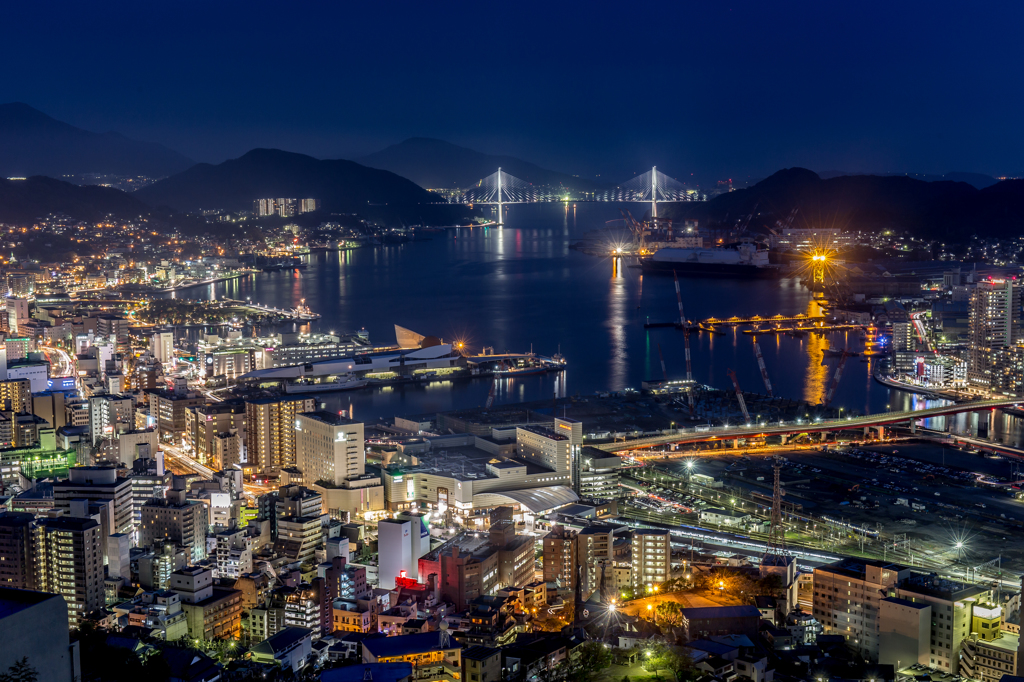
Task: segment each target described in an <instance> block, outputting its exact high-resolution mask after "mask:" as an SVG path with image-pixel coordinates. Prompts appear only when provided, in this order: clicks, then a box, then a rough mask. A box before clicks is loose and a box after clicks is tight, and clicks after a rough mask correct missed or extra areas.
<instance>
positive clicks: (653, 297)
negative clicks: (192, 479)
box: [176, 203, 1020, 442]
mask: <svg viewBox="0 0 1024 682" xmlns="http://www.w3.org/2000/svg"><path fill="white" fill-rule="evenodd" d="M627 208H629V209H630V210H632V209H633V208H634V207H632V206H628V207H627ZM514 209H515V210H513V211H510V213H509V214H508V217H507V224H506V225H505V227H504V228H460V229H452V230H448V231H446V232H443V233H434V234H432V235H430V239H429V241H426V240H425V241H417V242H410V243H407V244H402V245H392V246H385V247H377V248H372V247H362V248H358V249H350V250H345V251H338V252H335V251H318V252H314V253H313V254H311V255H310V256H308V257H306V260H307V261H308V263H309V267H308V268H306V269H304V270H292V271H290V272H289V271H284V272H271V273H260V274H258V275H252V276H247V277H241V278H238V279H235V280H231V281H229V282H222V283H218V284H216V285H214V286H202V287H197V288H194V289H189V290H184V291H181V292H177V294H176V296H177V297H178V298H209V297H210V296H212V295H213V293H214V292H215V293H216V296H217V297H218V298H223V297H225V296H227V297H230V298H233V299H238V300H243V301H244V300H246V298H247V297H251V299H252V301H254V302H260V303H264V304H269V305H272V306H276V307H282V308H291V307H294V306H296V305H298V303H299V301H300V299H302V298H305V299H306V304H307V305H308V306H309V307H310V308H312V309H313V310H315V311H317V312H320V313H321V314H322V315H323V318H322V319H321V320H320V321H318V322H315V323H312V324H310V325H308V326H303V327H296V329H302V330H313V331H325V332H327V331H337V332H344V331H355V330H357V329H359V328H361V327H365V328H366V329H367V330H369V332H370V338H371V340H372V341H374V342H375V343H391V342H393V340H394V326H393V325H395V324H400V325H402V326H404V327H408V328H411V329H414V330H416V331H418V332H420V333H424V334H433V335H438V336H442V337H444V338H446V339H452V338H455V337H456V336H460V337H462V336H464V337H466V338H468V339H469V340H470V342H471V344H472V345H473V346H474V347H476V348H479V347H482V346H493V347H494V348H495V350H496V351H502V350H506V349H509V350H513V351H526V350H529V348H530V346H531V344H532V345H533V348H534V350H535V351H536V352H538V353H540V354H543V355H552V354H554V353H555V352H556V351H558V350H559V348H560V349H561V352H562V354H563V355H565V357H566V359H567V361H568V363H569V365H568V371H567V372H565V373H563V374H548V375H532V376H527V377H517V378H515V379H514V381H513V380H503V381H501V382H499V384H498V387H497V389H496V400H495V403H496V405H501V404H504V403H509V402H514V401H518V400H550V399H551V396H552V394H554V393H557V394H558V395H560V396H568V395H576V394H581V395H586V394H592V393H593V392H595V391H606V390H620V389H622V388H625V387H634V388H639V387H640V382H641V381H643V380H644V379H646V378H649V377H660V376H662V371H661V364H660V360H659V358H658V346H660V347H661V350H662V354H663V355H664V357H665V364H666V366H667V370H668V376H669V378H673V379H678V378H682V377H683V376H685V372H686V366H685V359H684V350H683V334H682V333H681V332H679V331H678V330H676V329H674V328H663V329H644V326H643V325H644V322H645V321H647V320H650V321H652V322H669V321H675V320H676V319H677V318H678V316H679V312H678V307H677V303H676V295H675V288H674V286H673V282H672V277H671V276H668V277H665V276H660V275H648V276H646V277H641V275H640V270H639V269H637V268H636V267H635V265H634V264H632V263H629V262H626V261H625V260H624V259H618V260H615V259H612V258H603V257H599V256H591V255H587V254H584V253H582V252H580V251H576V250H573V249H570V248H569V247H570V246H571V245H572V244H573V243H575V242H576V241H578V240H579V239H581V238H582V237H583V236H584V235H585V234H586V233H587V232H589V231H590V230H594V229H601V228H603V227H604V226H605V221H608V220H613V219H616V218H619V217H620V214H619V205H616V204H605V203H589V204H588V203H582V204H578V205H577V206H576V207H575V208H572V207H566V206H559V205H557V204H536V205H521V206H515V207H514ZM570 212H571V213H572V216H571V217H570V216H569V213H570ZM680 287H681V291H682V296H683V304H684V306H685V311H686V316H687V317H688V318H690V319H704V318H707V317H711V316H716V317H730V316H733V315H737V316H747V317H749V316H752V315H755V314H760V315H763V316H770V315H774V314H776V313H780V314H785V315H794V314H797V313H801V312H804V313H810V312H812V311H813V309H814V307H815V304H814V303H813V301H812V296H811V293H810V292H809V291H808V290H807V289H806V288H804V287H803V286H802V285H800V284H799V282H797V281H796V280H795V279H788V278H784V279H780V280H767V281H762V280H755V281H743V280H726V279H723V280H715V279H689V278H685V279H680ZM259 331H260V333H261V334H268V333H270V332H271V331H272V330H270V329H266V328H264V329H261V330H259ZM728 334H733V332H732V331H729V332H728ZM197 335H198V331H197V330H193V331H192V332H191V333H190V336H191V337H192V338H195V337H196V336H197ZM749 336H750V335H749V334H742V333H736V334H733V338H729V337H728V335H727V336H719V337H716V336H711V335H708V334H705V333H701V334H691V335H690V345H691V353H692V358H693V374H694V378H695V379H696V380H697V381H699V382H702V383H707V384H710V385H712V386H716V387H719V388H724V389H731V386H732V384H731V382H730V380H729V378H728V376H727V375H726V370H727V369H728V368H730V367H731V368H732V369H734V370H735V371H736V373H737V378H738V380H739V382H740V386H741V387H742V388H743V389H744V390H746V391H752V392H758V393H763V392H764V388H763V386H764V384H763V382H762V379H761V374H760V370H759V369H758V367H757V361H756V358H755V356H754V351H753V348H752V342H751V340H750V339H749V338H748V337H749ZM758 341H759V343H760V345H761V351H762V353H763V355H764V360H765V363H766V365H767V370H768V374H769V377H770V379H771V382H772V386H773V388H774V392H775V395H777V396H782V397H787V398H806V399H810V400H812V401H815V402H817V401H818V400H821V398H822V397H823V396H824V393H825V391H826V390H827V388H828V380H829V378H830V377H831V369H830V368H831V367H834V366H835V364H836V362H837V361H838V358H829V359H828V363H827V364H828V366H829V367H823V366H822V364H821V363H822V357H823V356H822V351H823V350H824V348H825V347H827V346H828V345H830V344H835V345H836V346H837V347H842V346H843V345H844V344H847V345H848V346H849V347H850V348H851V350H857V351H859V350H862V349H863V342H862V340H861V339H860V334H859V333H857V332H853V333H849V334H846V335H843V334H835V335H829V336H827V337H825V338H824V339H822V338H819V337H814V336H808V337H803V338H793V337H791V336H785V335H777V336H775V338H774V339H772V338H771V337H770V336H765V335H762V336H759V337H758ZM865 360H866V358H858V357H851V358H849V359H848V360H847V363H846V367H845V370H844V373H843V377H842V381H841V383H840V384H839V387H838V389H837V391H836V396H835V398H834V399H833V405H834V406H836V407H840V406H841V407H843V408H844V413H851V412H865V411H872V412H877V411H882V410H885V409H886V405H890V404H891V405H892V408H893V409H900V408H903V409H906V406H908V405H909V404H910V402H911V401H912V400H916V399H913V398H911V397H910V396H909V395H908V394H904V393H901V392H897V391H893V392H890V390H889V389H887V388H886V387H884V386H882V385H880V384H878V383H877V382H875V381H873V380H872V379H871V375H870V371H869V368H871V367H872V366H873V364H874V361H871V362H866V361H865ZM490 387H491V382H490V381H488V380H468V381H455V382H444V383H443V384H434V385H431V386H426V387H424V386H402V387H394V388H387V389H380V388H378V389H373V390H361V391H353V392H349V393H344V394H325V395H323V397H322V398H321V400H323V401H324V402H326V403H327V404H328V406H329V407H330V408H331V409H336V410H340V409H348V405H349V403H350V402H351V403H352V405H353V406H354V408H355V410H356V414H358V415H360V417H361V418H363V419H373V418H378V417H383V418H390V417H392V416H394V415H401V414H418V413H428V412H433V411H439V410H451V409H458V408H465V407H477V406H482V405H483V404H484V403H485V402H486V400H487V394H488V392H489V390H490ZM956 419H959V420H961V422H962V425H963V428H965V429H966V428H974V429H976V428H977V419H969V418H968V417H958V418H956ZM961 422H957V423H955V424H954V427H956V425H957V424H959V423H961ZM1018 423H1019V421H1018V420H1016V419H1010V418H1006V419H1003V418H1002V415H1000V418H999V419H997V420H996V421H995V423H994V424H993V426H992V429H993V431H994V432H995V434H996V435H997V437H1003V438H1009V439H1011V440H1013V439H1016V440H1017V441H1018V442H1019V441H1020V428H1019V426H1018ZM943 425H944V422H943Z"/></svg>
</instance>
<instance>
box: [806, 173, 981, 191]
mask: <svg viewBox="0 0 1024 682" xmlns="http://www.w3.org/2000/svg"><path fill="white" fill-rule="evenodd" d="M844 175H879V176H882V177H887V178H897V177H907V178H912V179H914V180H923V181H925V182H944V181H945V182H966V183H967V184H968V185H971V186H972V187H974V188H975V189H985V188H986V187H991V186H992V185H994V184H996V183H997V182H999V180H998V179H997V178H994V177H992V176H991V175H985V174H984V173H968V172H964V171H954V172H950V173H945V174H943V175H931V174H928V173H848V172H846V171H820V172H819V173H818V177H820V178H821V179H822V180H829V179H831V178H838V177H841V176H844Z"/></svg>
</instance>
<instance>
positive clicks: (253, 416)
mask: <svg viewBox="0 0 1024 682" xmlns="http://www.w3.org/2000/svg"><path fill="white" fill-rule="evenodd" d="M315 402H316V401H315V400H314V399H313V398H311V397H309V396H304V395H283V396H275V397H272V398H260V399H257V400H251V401H247V402H246V403H245V449H246V456H247V458H248V462H249V463H250V464H251V465H252V466H253V468H254V469H255V471H256V473H259V474H269V475H276V474H278V473H279V472H280V471H281V469H283V468H285V467H290V466H295V441H296V434H297V433H298V432H297V431H296V424H297V419H296V417H297V416H298V415H299V414H301V413H303V412H312V411H313V410H314V409H315Z"/></svg>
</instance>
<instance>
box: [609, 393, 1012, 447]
mask: <svg viewBox="0 0 1024 682" xmlns="http://www.w3.org/2000/svg"><path fill="white" fill-rule="evenodd" d="M1019 403H1020V400H1019V399H1004V400H975V401H971V402H964V403H956V404H953V405H943V406H941V407H929V408H927V409H924V410H908V411H904V412H883V413H880V414H869V415H866V416H863V417H847V418H846V419H830V420H826V421H817V422H806V423H802V424H800V423H795V424H781V425H774V426H769V425H767V424H761V425H751V426H746V425H744V426H740V427H736V426H729V427H722V426H718V427H712V428H710V429H708V430H706V431H696V430H694V431H692V432H685V433H678V434H674V435H670V436H649V437H647V438H637V439H635V440H630V441H621V442H617V443H601V444H599V445H594V446H593V447H595V448H597V449H599V450H604V451H605V452H625V451H628V450H636V449H639V448H649V447H655V446H658V445H673V444H682V443H700V442H705V441H711V440H733V439H735V438H749V437H752V436H785V435H791V434H794V433H821V432H822V431H843V430H846V429H861V428H864V427H865V426H884V425H885V424H897V423H899V422H906V421H911V420H915V421H916V420H918V419H927V418H928V417H941V416H944V415H948V414H959V413H961V412H978V411H981V410H989V409H996V408H999V407H1011V406H1014V405H1018V404H1019Z"/></svg>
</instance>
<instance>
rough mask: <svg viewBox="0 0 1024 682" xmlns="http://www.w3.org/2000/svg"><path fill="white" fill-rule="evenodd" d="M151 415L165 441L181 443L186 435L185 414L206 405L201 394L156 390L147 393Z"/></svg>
mask: <svg viewBox="0 0 1024 682" xmlns="http://www.w3.org/2000/svg"><path fill="white" fill-rule="evenodd" d="M146 395H147V396H148V398H149V415H150V417H152V418H153V419H155V420H156V428H157V431H158V432H159V434H160V438H161V439H163V440H171V441H174V442H181V439H182V437H183V436H184V435H185V421H186V419H185V413H186V412H187V411H188V410H189V409H190V408H193V407H199V406H200V405H205V404H206V398H204V397H203V396H202V395H201V394H199V393H188V392H182V391H171V390H167V389H155V390H152V391H146Z"/></svg>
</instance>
